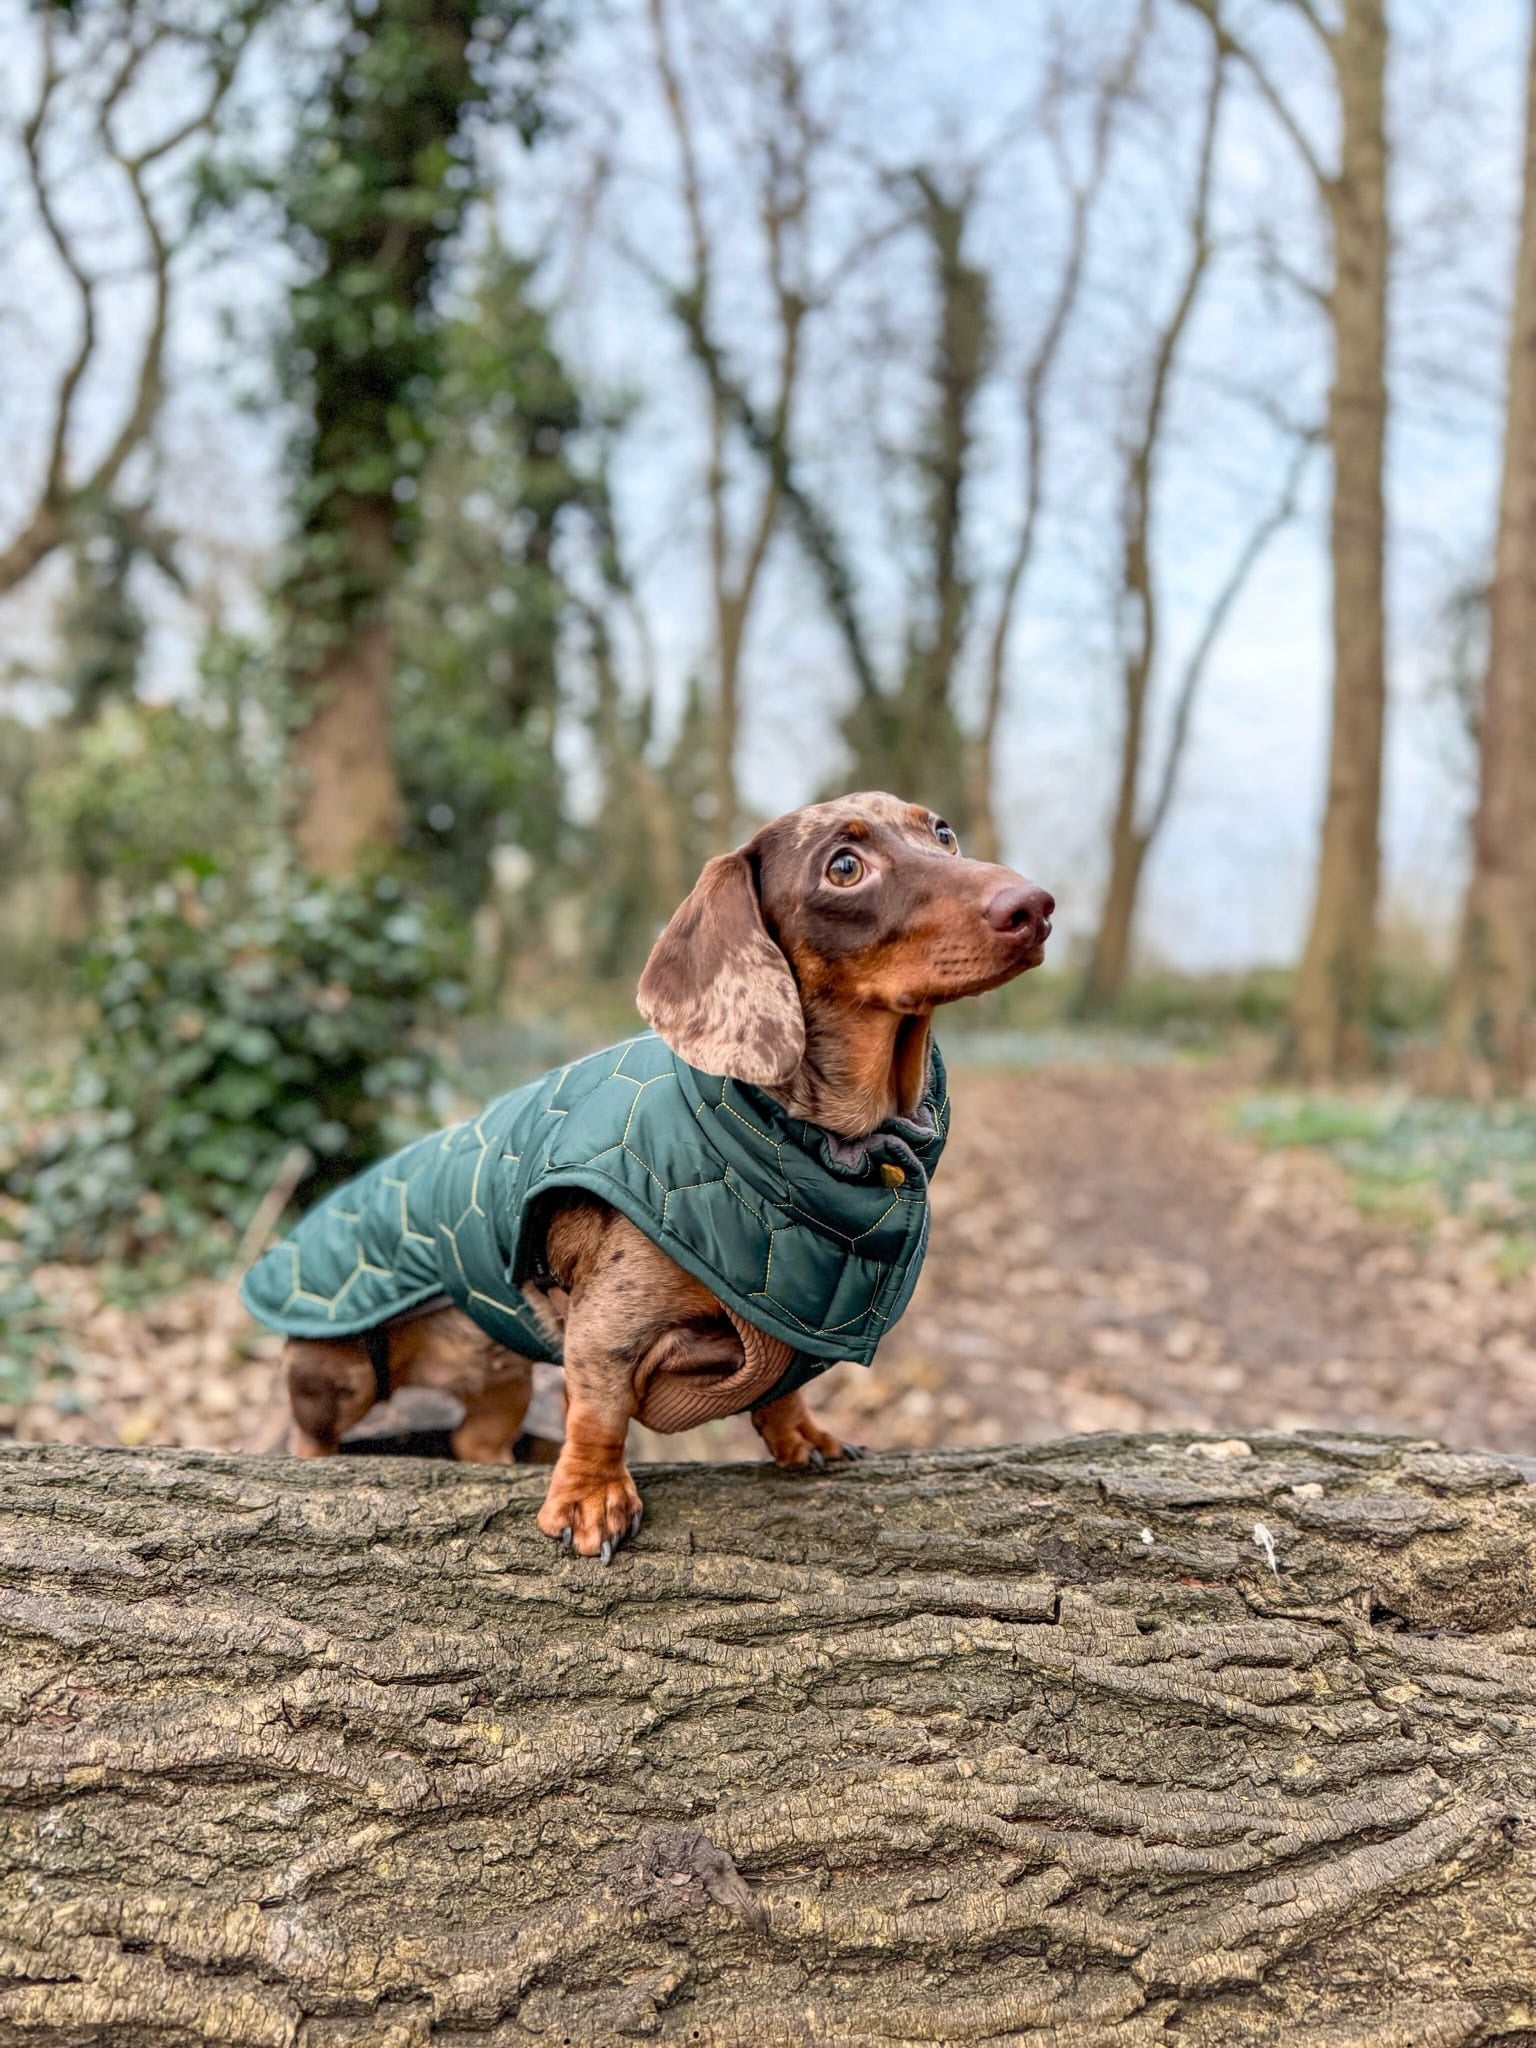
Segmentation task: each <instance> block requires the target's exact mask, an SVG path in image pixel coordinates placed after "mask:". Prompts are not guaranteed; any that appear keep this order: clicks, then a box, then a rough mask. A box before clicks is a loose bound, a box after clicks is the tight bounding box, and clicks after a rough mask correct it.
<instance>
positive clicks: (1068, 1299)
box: [0, 1060, 1536, 1458]
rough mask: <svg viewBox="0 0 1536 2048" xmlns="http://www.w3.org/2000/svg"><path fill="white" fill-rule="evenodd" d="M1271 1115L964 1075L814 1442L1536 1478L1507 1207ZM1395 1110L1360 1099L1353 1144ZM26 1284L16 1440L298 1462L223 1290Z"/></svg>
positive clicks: (1063, 1073)
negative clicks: (45, 1314)
mask: <svg viewBox="0 0 1536 2048" xmlns="http://www.w3.org/2000/svg"><path fill="white" fill-rule="evenodd" d="M1254 1086H1255V1074H1254V1072H1253V1071H1252V1070H1251V1069H1250V1068H1249V1067H1247V1066H1245V1065H1244V1063H1243V1062H1241V1061H1235V1060H1227V1061H1224V1062H1217V1063H1207V1064H1203V1065H1195V1064H1182V1063H1178V1062H1175V1061H1172V1060H1159V1061H1151V1062H1148V1063H1143V1064H1135V1065H1127V1064H1123V1063H1117V1062H1115V1061H1113V1060H1106V1061H1104V1062H1103V1063H1094V1064H1075V1065H1068V1064H1047V1065H1044V1066H1038V1067H1034V1068H1031V1069H1028V1070H1022V1071H1021V1070H1017V1069H1015V1070H1002V1069H997V1068H970V1069H967V1068H965V1067H963V1066H962V1067H960V1068H959V1069H958V1070H957V1071H954V1072H953V1073H952V1087H953V1096H954V1122H953V1134H952V1137H951V1140H950V1144H949V1148H948V1150H947V1152H946V1154H945V1157H944V1161H943V1165H942V1168H941V1171H940V1173H939V1175H938V1176H937V1178H936V1181H935V1184H934V1198H933V1199H934V1230H933V1238H932V1249H931V1251H930V1253H929V1257H928V1262H927V1267H926V1270H925V1272H924V1274H923V1278H922V1281H921V1284H920V1286H919V1289H918V1293H917V1295H916V1298H915V1300H914V1302H913V1304H912V1307H911V1308H910V1309H909V1311H908V1313H907V1315H906V1317H905V1319H904V1320H903V1321H902V1323H901V1324H899V1325H898V1327H897V1329H896V1330H895V1331H894V1332H893V1334H892V1336H891V1337H890V1338H889V1339H888V1341H887V1343H886V1345H885V1347H884V1349H883V1350H882V1352H881V1354H880V1357H879V1360H878V1361H877V1363H876V1365H875V1366H874V1368H873V1369H872V1370H870V1371H865V1370H863V1369H861V1368H858V1367H853V1366H840V1367H838V1368H837V1369H836V1370H835V1371H834V1372H833V1373H832V1374H830V1375H829V1376H828V1377H827V1379H826V1380H825V1381H823V1382H822V1383H821V1386H820V1388H819V1389H818V1391H817V1394H816V1396H815V1405H816V1408H817V1411H818V1413H819V1414H820V1415H821V1417H822V1419H823V1420H825V1421H826V1422H827V1423H828V1424H829V1425H830V1426H831V1427H832V1428H834V1429H836V1430H839V1431H840V1432H841V1433H842V1434H843V1435H844V1436H845V1437H847V1438H849V1439H851V1440H853V1441H856V1442H862V1443H868V1444H870V1445H872V1446H880V1447H890V1448H894V1447H898V1446H913V1447H921V1446H927V1445H931V1444H967V1443H974V1444H989V1443H998V1442H1005V1441H1015V1440H1020V1439H1028V1438H1041V1437H1054V1436H1060V1435H1066V1434H1070V1433H1073V1432H1077V1431H1087V1430H1099V1429H1116V1430H1121V1429H1129V1430H1142V1429H1153V1430H1155V1429H1195V1430H1214V1431H1218V1432H1221V1433H1224V1434H1225V1433H1230V1434H1239V1433H1241V1432H1242V1431H1244V1430H1247V1429H1257V1428H1261V1427H1265V1428H1281V1429H1295V1428H1349V1429H1374V1430H1385V1431H1389V1432H1399V1433H1406V1434H1408V1435H1411V1436H1424V1437H1435V1438H1440V1439H1442V1440H1445V1441H1448V1442H1451V1443H1455V1444H1461V1445H1481V1446H1486V1447H1489V1448H1494V1449H1503V1450H1519V1451H1523V1452H1528V1453H1529V1452H1536V1247H1532V1246H1531V1245H1530V1243H1529V1241H1528V1240H1527V1239H1525V1238H1523V1237H1521V1236H1520V1235H1519V1234H1518V1233H1516V1234H1514V1235H1512V1234H1511V1230H1510V1228H1509V1226H1508V1222H1507V1219H1505V1220H1504V1221H1503V1223H1502V1224H1501V1222H1500V1219H1499V1217H1498V1214H1497V1208H1498V1199H1499V1190H1498V1188H1497V1186H1494V1185H1491V1184H1490V1187H1489V1189H1488V1190H1487V1191H1486V1195H1487V1198H1486V1200H1484V1201H1483V1202H1482V1203H1481V1204H1480V1203H1479V1201H1478V1200H1477V1199H1475V1198H1476V1197H1477V1196H1478V1187H1477V1186H1475V1185H1474V1186H1473V1188H1472V1190H1471V1193H1472V1195H1473V1197H1474V1199H1473V1200H1472V1201H1471V1202H1461V1203H1459V1204H1455V1205H1446V1204H1444V1203H1441V1202H1439V1201H1437V1199H1436V1198H1435V1193H1434V1190H1433V1189H1432V1188H1426V1186H1425V1185H1424V1180H1423V1176H1421V1175H1412V1176H1409V1182H1410V1185H1409V1189H1408V1192H1409V1195H1410V1197H1411V1199H1409V1200H1407V1201H1404V1202H1387V1203H1381V1202H1379V1201H1378V1202H1376V1203H1374V1204H1367V1205H1366V1206H1362V1200H1361V1183H1360V1181H1359V1178H1358V1176H1354V1177H1352V1176H1351V1173H1350V1171H1349V1170H1348V1168H1347V1167H1346V1166H1345V1165H1341V1164H1339V1163H1338V1162H1337V1160H1336V1159H1335V1158H1334V1157H1331V1156H1329V1153H1328V1152H1327V1151H1326V1150H1320V1149H1318V1148H1317V1147H1315V1146H1309V1145H1280V1146H1278V1147H1276V1146H1274V1145H1273V1144H1271V1145H1270V1146H1268V1147H1266V1145H1265V1144H1264V1143H1262V1142H1260V1139H1259V1138H1257V1137H1255V1136H1251V1135H1245V1134H1244V1130H1243V1127H1242V1117H1241V1113H1240V1112H1241V1106H1242V1105H1243V1104H1245V1103H1247V1104H1249V1105H1250V1107H1251V1105H1252V1103H1253V1100H1254V1094H1253V1091H1254ZM1381 1099H1382V1098H1381V1097H1380V1095H1379V1092H1378V1095H1377V1096H1376V1097H1375V1098H1367V1097H1359V1098H1353V1102H1354V1105H1355V1106H1354V1107H1353V1108H1351V1107H1350V1106H1349V1105H1350V1102H1351V1098H1344V1099H1343V1102H1344V1109H1345V1126H1346V1127H1347V1126H1348V1118H1349V1117H1350V1116H1354V1117H1355V1118H1356V1119H1357V1120H1358V1118H1359V1117H1360V1116H1361V1115H1362V1114H1364V1115H1365V1116H1366V1117H1367V1119H1368V1120H1369V1118H1370V1117H1372V1116H1375V1115H1376V1114H1377V1110H1376V1108H1375V1107H1373V1104H1378V1105H1379V1103H1380V1101H1381ZM1362 1104H1363V1105H1364V1108H1363V1109H1362V1107H1361V1105H1362ZM1330 1114H1332V1115H1333V1116H1334V1119H1335V1126H1336V1125H1337V1122H1338V1114H1339V1102H1338V1100H1337V1099H1334V1101H1333V1108H1332V1110H1331V1111H1330ZM1249 1121H1250V1123H1251V1122H1252V1121H1253V1119H1252V1117H1251V1116H1250V1118H1249ZM1335 1126H1329V1125H1328V1124H1327V1123H1326V1120H1325V1122H1324V1124H1323V1126H1321V1127H1320V1128H1324V1129H1327V1128H1334V1127H1335ZM1261 1128H1262V1125H1261ZM1271 1137H1272V1138H1273V1132H1271ZM1490 1204H1492V1213H1491V1212H1490V1207H1489V1205H1490ZM37 1279H38V1284H39V1287H40V1289H41V1291H42V1292H43V1293H44V1294H45V1295H46V1296H47V1297H48V1298H49V1299H50V1301H51V1302H52V1303H53V1305H54V1307H55V1310H56V1313H57V1314H58V1316H59V1319H60V1321H61V1322H62V1323H63V1325H64V1326H65V1329H66V1331H67V1334H68V1337H69V1340H70V1345H71V1349H72V1353H73V1370H72V1374H71V1376H70V1377H69V1378H68V1379H67V1380H63V1381H59V1382H56V1383H55V1384H53V1385H52V1386H50V1387H49V1388H48V1389H46V1390H45V1392H44V1393H43V1394H42V1395H41V1396H40V1398H37V1399H35V1400H34V1401H33V1402H32V1403H31V1404H30V1405H28V1406H27V1407H25V1408H23V1409H20V1410H13V1411H9V1412H7V1411H0V1429H3V1428H6V1427H7V1426H9V1428H10V1429H12V1430H14V1433H15V1434H16V1435H18V1436H21V1437H23V1438H27V1439H34V1440H35V1439H40V1438H49V1439H64V1440H70V1441H81V1442H93V1443H117V1442H127V1443H146V1442H155V1443H179V1444H186V1445H192V1446H201V1447H205V1448H209V1449H224V1448H236V1447H239V1448H245V1449H250V1450H272V1449H276V1448H278V1447H279V1446H280V1444H281V1441H282V1432H283V1423H284V1402H283V1398H282V1393H281V1389H280V1388H279V1387H278V1386H277V1385H276V1374H275V1353H276V1340H274V1339H271V1338H269V1337H267V1336H266V1335H265V1334H262V1333H258V1332H256V1331H255V1330H254V1329H253V1327H252V1326H251V1325H250V1323H249V1322H248V1321H247V1319H246V1318H245V1317H244V1316H243V1314H242V1312H241V1311H240V1309H239V1306H238V1303H237V1302H236V1301H235V1300H234V1297H233V1288H232V1285H231V1284H230V1283H220V1282H213V1281H209V1282H201V1283H198V1284H197V1285H195V1286H192V1287H189V1288H185V1289H183V1290H181V1291H180V1292H179V1293H177V1294H175V1295H172V1296H169V1297H167V1298H165V1299H164V1300H162V1301H160V1302H158V1303H155V1304H153V1305H152V1306H150V1307H147V1308H140V1309H134V1310H129V1309H124V1308H120V1307H115V1306H111V1305H106V1304H103V1303H102V1302H101V1301H100V1300H99V1298H98V1297H97V1294H96V1285H95V1278H94V1276H93V1274H92V1273H91V1272H90V1270H89V1269H85V1268H64V1267H54V1268H45V1269H43V1271H42V1272H40V1273H39V1275H38V1276H37ZM637 1434H638V1436H639V1438H640V1441H639V1442H637V1443H636V1445H635V1446H634V1450H635V1454H636V1455H637V1456H638V1457H641V1458H646V1457H673V1458H675V1457H678V1456H683V1457H708V1458H728V1457H735V1456H752V1455H755V1454H756V1449H757V1446H756V1439H755V1437H754V1436H753V1433H752V1431H751V1429H750V1426H749V1425H748V1423H747V1422H746V1420H745V1418H736V1419H733V1420H732V1421H729V1422H725V1423H716V1424H711V1425H708V1426H707V1427H706V1428H704V1429H701V1430H696V1431H694V1432H692V1433H691V1434H690V1435H689V1436H688V1437H686V1438H658V1437H652V1436H649V1435H648V1434H647V1433H645V1432H638V1433H637Z"/></svg>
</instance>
